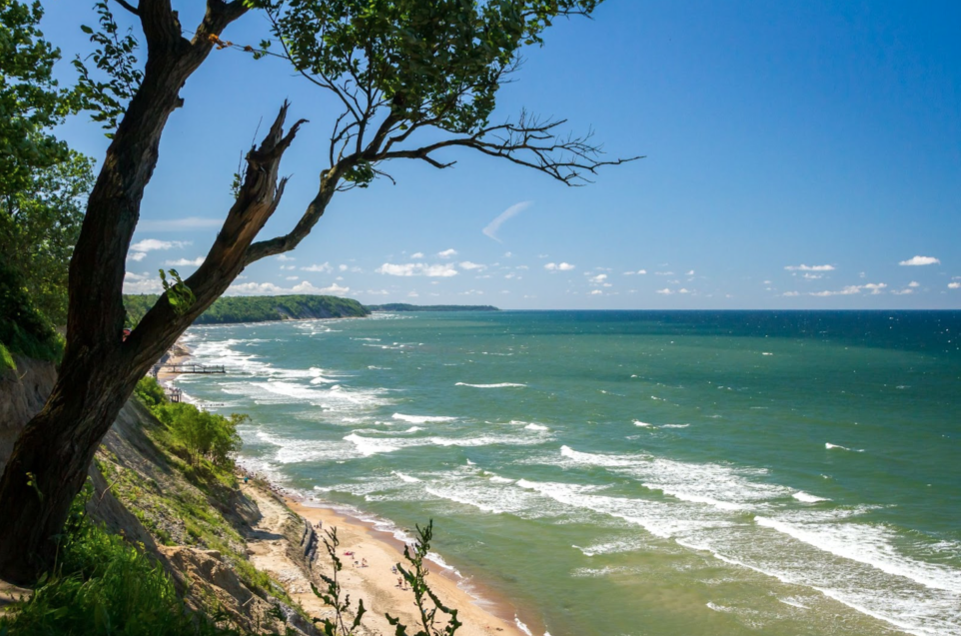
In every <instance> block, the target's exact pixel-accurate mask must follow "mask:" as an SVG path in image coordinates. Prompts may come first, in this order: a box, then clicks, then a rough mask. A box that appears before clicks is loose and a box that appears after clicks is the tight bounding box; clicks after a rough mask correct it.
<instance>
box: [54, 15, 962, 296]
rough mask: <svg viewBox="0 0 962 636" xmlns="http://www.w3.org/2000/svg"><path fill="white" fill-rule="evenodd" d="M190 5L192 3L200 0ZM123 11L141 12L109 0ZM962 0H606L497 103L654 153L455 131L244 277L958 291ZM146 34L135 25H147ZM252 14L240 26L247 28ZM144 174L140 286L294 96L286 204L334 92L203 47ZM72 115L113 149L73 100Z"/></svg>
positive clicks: (396, 287)
mask: <svg viewBox="0 0 962 636" xmlns="http://www.w3.org/2000/svg"><path fill="white" fill-rule="evenodd" d="M46 4H47V16H46V18H45V21H44V30H45V33H46V35H47V37H48V38H49V39H51V40H52V41H53V42H55V43H56V44H57V45H59V46H60V47H61V49H62V51H63V55H64V62H62V63H61V64H60V66H59V73H60V74H61V77H62V78H63V79H64V80H65V81H70V80H72V75H71V73H72V69H70V68H69V65H68V64H67V63H66V60H69V59H71V58H72V57H73V56H74V55H76V54H78V53H79V54H81V55H85V54H86V53H87V52H89V50H90V48H89V47H90V45H89V43H88V42H87V41H86V37H85V36H84V35H83V34H82V33H81V32H80V30H79V25H80V24H81V23H85V24H91V25H93V24H94V23H95V17H94V15H93V13H92V11H91V10H90V7H89V6H88V5H89V4H90V3H86V2H83V1H79V2H78V1H75V0H71V1H70V2H67V0H52V1H50V2H47V3H46ZM175 4H179V5H183V6H182V7H181V17H182V22H183V23H184V25H185V28H190V26H191V25H193V24H196V22H197V20H198V17H199V15H198V13H197V8H196V6H194V5H199V4H200V3H186V2H183V3H175ZM116 14H117V17H118V19H119V20H121V21H127V16H126V15H123V14H124V12H123V11H122V10H120V9H119V8H118V9H117V10H116ZM958 24H959V5H958V3H948V2H944V3H937V2H929V3H912V2H883V1H878V2H804V3H783V2H774V1H771V2H762V1H751V2H736V1H730V2H725V3H718V2H691V1H684V2H682V1H678V2H665V1H660V2H640V1H636V0H620V1H619V0H608V1H607V2H605V3H604V4H603V5H602V6H601V7H600V8H599V9H598V11H597V12H596V14H595V18H594V19H593V20H584V19H575V20H571V21H564V20H563V21H560V22H559V23H558V24H557V25H555V26H554V27H552V28H551V29H550V30H549V31H548V33H547V37H546V43H545V46H544V47H542V48H528V49H527V50H525V52H524V57H525V60H526V61H525V64H524V66H523V68H522V70H521V71H520V72H519V73H518V75H517V76H516V82H515V83H513V84H509V85H507V86H505V87H504V88H503V90H502V92H501V94H500V97H499V102H498V110H497V114H496V116H495V118H494V119H496V120H502V119H508V118H511V117H513V116H515V115H516V114H517V113H518V112H519V111H520V110H521V108H522V107H524V108H527V109H528V110H529V111H531V112H534V113H538V114H542V115H552V116H555V117H564V118H567V119H568V124H567V126H569V127H570V129H571V130H572V131H573V132H575V133H581V132H584V131H586V130H588V129H589V128H590V129H593V130H594V131H595V132H596V139H597V140H599V141H601V142H603V143H604V149H605V151H606V152H607V153H608V155H609V156H611V157H619V156H633V155H645V157H646V158H645V159H643V160H640V161H637V162H634V163H631V164H628V165H623V166H619V167H614V168H609V169H607V170H604V171H603V172H601V174H600V175H599V176H598V177H597V179H596V181H595V183H593V184H591V185H589V186H587V187H583V188H566V187H565V186H563V185H562V184H560V183H558V182H556V181H554V180H552V179H550V178H548V177H547V176H545V175H542V174H540V173H537V172H534V171H532V170H527V169H524V168H521V167H518V166H514V165H511V164H509V163H506V162H503V161H498V160H496V159H493V158H489V157H483V156H477V155H472V154H471V153H469V152H457V151H452V152H451V153H449V154H448V155H446V156H445V158H446V159H448V160H452V159H456V160H457V162H458V163H457V165H456V166H455V167H454V168H452V169H449V170H443V171H439V170H437V169H434V168H431V167H430V166H428V165H426V164H424V163H421V162H407V163H405V162H400V161H399V162H394V165H390V166H386V167H388V168H389V171H390V172H391V174H392V175H393V176H394V177H395V179H396V180H397V185H391V184H390V182H387V181H378V182H376V183H375V184H373V185H372V186H371V187H370V188H368V189H366V190H354V191H351V192H347V193H342V194H339V195H337V196H336V197H335V199H334V200H333V202H332V203H331V205H330V207H329V208H328V211H327V213H326V214H325V216H324V218H323V219H322V220H321V221H320V223H319V224H318V225H317V227H316V228H315V230H314V232H313V233H312V235H311V236H309V237H308V238H307V239H305V240H304V242H303V243H302V244H301V245H300V246H299V247H298V248H297V250H296V251H294V252H291V253H290V254H289V255H287V256H282V257H274V258H270V259H266V260H265V261H262V262H260V263H256V264H254V265H252V266H251V267H249V268H248V269H247V270H246V271H245V272H244V274H243V277H242V279H239V280H238V281H237V282H236V284H235V285H234V287H233V288H232V290H231V292H230V293H299V292H306V293H334V294H337V295H342V296H348V297H352V298H357V299H358V300H360V301H362V302H364V303H381V302H411V303H417V304H439V303H445V304H447V303H458V304H493V305H497V306H499V307H504V308H518V309H528V308H532V309H535V308H597V309H620V308H632V309H647V308H653V309H654V308H678V309H686V308H692V309H695V308H733V309H734V308H749V309H750V308H787V309H848V308H852V309H854V308H905V309H909V308H953V309H958V308H959V307H960V289H959V284H960V278H959V273H960V269H962V264H960V246H959V245H960V243H959V240H960V206H959V202H960V199H959V186H960V179H959V175H960V145H959V139H960V123H959V122H960V88H959V77H960V66H959V31H958V26H957V25H958ZM138 35H139V32H138ZM265 36H266V23H265V21H264V19H263V18H262V17H261V16H259V15H257V14H250V15H248V16H246V17H245V18H243V19H242V20H241V21H240V22H238V23H235V25H232V26H231V27H230V29H229V30H228V32H226V33H225V37H226V38H228V39H230V40H232V41H234V42H237V43H244V44H246V43H251V44H256V43H257V42H258V41H260V39H261V38H262V37H265ZM181 94H182V96H183V97H184V99H185V106H184V108H182V109H180V110H178V111H176V112H175V113H174V114H173V116H172V117H171V118H170V121H169V124H168V126H167V129H166V133H165V136H164V139H163V142H162V145H161V151H160V162H159V165H158V167H157V170H156V172H155V175H154V178H153V181H152V182H151V184H150V186H149V187H148V188H147V192H146V196H145V198H144V202H143V207H142V216H141V223H140V226H139V227H138V230H137V233H136V235H135V237H134V246H133V249H132V251H131V255H130V258H129V259H128V272H129V274H128V278H127V289H128V291H131V292H137V291H152V290H156V289H157V288H158V287H159V277H158V275H157V269H158V268H160V267H171V266H173V267H176V268H177V269H178V270H179V271H180V272H181V273H182V274H184V275H186V274H189V273H191V272H192V271H193V269H194V267H195V265H193V264H192V263H196V262H197V260H196V259H198V258H200V257H203V256H204V255H205V254H206V253H207V250H208V248H209V246H210V244H211V242H212V241H213V238H214V236H215V234H216V232H217V229H218V227H219V221H220V220H222V219H223V217H224V216H225V214H226V210H227V209H228V208H229V206H230V204H231V196H230V192H229V186H230V181H231V175H232V173H233V172H234V171H235V170H236V169H237V165H238V160H239V157H240V154H241V153H242V152H243V151H245V150H246V149H247V148H248V147H249V146H250V143H251V140H252V139H253V138H254V135H255V131H256V130H257V129H258V126H260V130H261V131H263V130H264V128H265V127H266V126H267V123H269V122H270V121H271V120H272V118H273V116H274V115H275V113H276V112H277V108H278V107H279V106H280V104H281V102H282V101H283V100H284V99H289V100H290V101H291V103H292V106H291V116H292V117H296V118H301V117H303V118H306V119H308V120H310V123H309V124H308V125H306V126H305V128H304V129H303V131H302V133H301V134H300V135H299V136H298V137H297V140H296V141H295V143H294V145H293V147H292V148H291V149H290V150H289V151H288V153H287V154H286V156H285V159H284V163H283V165H282V173H284V174H287V175H290V176H291V181H290V183H289V185H288V189H287V192H286V194H285V197H284V200H283V203H282V204H281V207H280V209H279V210H278V212H277V214H276V215H275V218H274V219H272V221H271V222H270V223H269V225H268V226H267V228H266V229H265V231H264V233H265V237H266V236H267V235H270V236H273V235H276V234H280V233H284V232H286V231H288V230H289V229H290V227H292V226H293V224H294V222H295V221H296V219H297V218H298V217H299V215H300V214H301V212H302V211H303V208H304V206H305V205H306V204H307V202H309V201H310V199H311V198H312V197H313V195H314V193H315V191H316V188H317V175H318V173H319V172H320V171H321V170H322V169H323V168H325V167H326V163H325V156H326V152H325V151H323V150H322V149H324V148H326V136H327V135H329V131H330V128H331V126H332V124H333V120H334V117H336V115H337V113H338V111H337V110H336V104H334V102H333V101H332V100H331V98H329V97H328V96H327V95H324V94H322V93H321V92H320V91H319V90H318V89H317V88H315V87H313V86H312V85H310V84H308V83H306V82H305V81H304V80H302V79H300V78H296V77H293V76H292V73H291V71H290V69H289V68H286V67H285V66H284V62H283V61H282V60H274V59H265V60H261V61H258V62H254V61H252V60H251V59H250V58H249V57H247V56H246V55H244V54H243V53H240V52H237V51H233V50H225V51H215V52H213V53H212V54H211V56H210V58H209V59H208V61H207V62H206V63H205V64H204V65H203V67H202V68H201V69H200V70H199V71H198V72H197V73H196V74H195V75H194V76H193V77H192V78H191V80H190V81H189V82H188V84H187V86H186V87H185V88H184V89H183V91H182V93H181ZM61 134H62V136H63V137H64V138H65V139H67V140H68V141H69V142H70V143H71V144H72V145H73V146H74V147H75V148H77V149H78V150H81V151H82V152H85V153H87V154H89V155H91V156H93V157H96V158H98V159H99V158H101V157H103V155H104V151H105V149H106V145H107V140H106V139H105V138H104V137H103V134H102V131H101V130H100V129H99V127H98V126H97V125H95V124H93V123H90V122H89V121H88V120H86V119H83V118H79V117H78V118H76V119H74V120H72V121H70V122H68V123H67V124H66V125H65V126H64V127H63V129H62V130H61Z"/></svg>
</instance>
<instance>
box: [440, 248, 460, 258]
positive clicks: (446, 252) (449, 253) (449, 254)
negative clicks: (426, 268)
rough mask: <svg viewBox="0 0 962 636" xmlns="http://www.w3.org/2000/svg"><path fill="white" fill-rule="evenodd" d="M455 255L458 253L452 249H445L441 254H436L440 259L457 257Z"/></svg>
mask: <svg viewBox="0 0 962 636" xmlns="http://www.w3.org/2000/svg"><path fill="white" fill-rule="evenodd" d="M457 255H458V251H457V250H456V249H454V248H453V247H452V248H449V249H446V250H444V251H443V252H438V256H440V257H441V258H451V257H452V256H457Z"/></svg>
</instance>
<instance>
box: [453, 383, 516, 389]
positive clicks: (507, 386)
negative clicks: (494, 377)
mask: <svg viewBox="0 0 962 636" xmlns="http://www.w3.org/2000/svg"><path fill="white" fill-rule="evenodd" d="M454 386H470V387H474V388H475V389H510V388H516V389H523V388H525V387H526V386H528V385H527V384H518V383H517V382H499V383H497V384H469V383H467V382H455V383H454Z"/></svg>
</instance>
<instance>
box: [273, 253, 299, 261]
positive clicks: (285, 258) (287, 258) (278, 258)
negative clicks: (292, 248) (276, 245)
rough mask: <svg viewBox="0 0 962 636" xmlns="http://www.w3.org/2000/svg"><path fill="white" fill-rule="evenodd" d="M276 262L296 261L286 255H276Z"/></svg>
mask: <svg viewBox="0 0 962 636" xmlns="http://www.w3.org/2000/svg"><path fill="white" fill-rule="evenodd" d="M277 260H279V261H293V260H297V259H295V258H294V257H293V256H288V255H287V254H278V255H277Z"/></svg>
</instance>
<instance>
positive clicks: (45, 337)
mask: <svg viewBox="0 0 962 636" xmlns="http://www.w3.org/2000/svg"><path fill="white" fill-rule="evenodd" d="M0 344H2V345H4V348H5V350H6V354H5V355H4V354H3V352H0V357H2V361H0V364H2V365H5V366H12V364H13V358H12V357H11V356H10V354H11V353H20V354H22V355H25V356H27V357H28V358H33V359H35V360H53V361H58V360H60V357H61V356H62V355H63V344H64V343H63V338H61V337H60V335H59V334H58V333H57V332H56V331H55V330H54V328H53V327H52V326H51V325H50V323H49V321H48V320H47V319H46V317H44V315H43V314H42V313H41V312H40V310H38V309H37V307H36V305H35V304H34V302H33V301H32V299H31V297H30V294H29V292H28V291H27V288H26V286H25V284H24V280H23V275H22V274H21V273H20V272H19V271H17V270H16V269H14V268H12V267H9V266H8V265H6V264H5V263H4V262H3V261H2V259H0Z"/></svg>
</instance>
